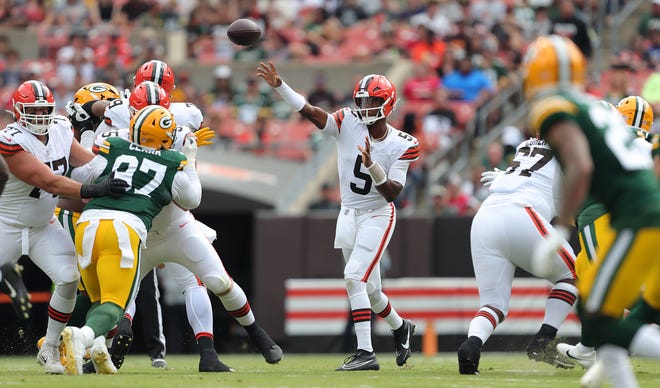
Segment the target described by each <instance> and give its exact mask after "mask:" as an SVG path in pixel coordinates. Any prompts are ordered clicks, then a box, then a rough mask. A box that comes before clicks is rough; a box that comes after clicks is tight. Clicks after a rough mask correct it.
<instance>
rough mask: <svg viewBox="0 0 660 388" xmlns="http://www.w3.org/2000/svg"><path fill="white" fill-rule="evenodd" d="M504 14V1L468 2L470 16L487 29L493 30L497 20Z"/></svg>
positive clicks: (476, 0) (479, 0)
mask: <svg viewBox="0 0 660 388" xmlns="http://www.w3.org/2000/svg"><path fill="white" fill-rule="evenodd" d="M505 14H506V4H505V2H504V1H492V0H472V1H471V2H470V16H471V18H472V19H473V20H478V21H479V22H480V23H483V24H485V25H486V28H487V29H489V30H490V29H491V28H493V26H494V25H495V23H497V21H498V20H501V19H502V18H503V17H504V15H505Z"/></svg>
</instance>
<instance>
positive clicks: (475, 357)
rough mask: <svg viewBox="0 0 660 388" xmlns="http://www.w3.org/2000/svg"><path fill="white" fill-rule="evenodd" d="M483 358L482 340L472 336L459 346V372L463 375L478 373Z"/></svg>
mask: <svg viewBox="0 0 660 388" xmlns="http://www.w3.org/2000/svg"><path fill="white" fill-rule="evenodd" d="M480 358H481V340H480V339H479V338H477V337H470V338H468V339H466V340H465V341H463V343H462V344H461V346H459V347H458V372H459V373H460V374H462V375H478V374H479V359H480Z"/></svg>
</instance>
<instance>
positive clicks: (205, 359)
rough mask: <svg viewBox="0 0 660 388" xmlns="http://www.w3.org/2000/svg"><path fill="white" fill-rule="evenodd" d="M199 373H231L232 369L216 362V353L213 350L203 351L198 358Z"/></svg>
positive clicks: (218, 361) (220, 362)
mask: <svg viewBox="0 0 660 388" xmlns="http://www.w3.org/2000/svg"><path fill="white" fill-rule="evenodd" d="M199 371H200V372H233V371H234V369H233V368H230V367H228V366H227V365H225V364H223V363H222V361H220V360H218V353H216V352H215V350H214V349H204V350H202V354H201V356H200V358H199Z"/></svg>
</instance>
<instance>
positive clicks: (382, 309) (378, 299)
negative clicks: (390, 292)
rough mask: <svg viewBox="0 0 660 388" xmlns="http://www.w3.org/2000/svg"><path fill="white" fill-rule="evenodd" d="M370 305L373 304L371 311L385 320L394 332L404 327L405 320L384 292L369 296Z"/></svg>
mask: <svg viewBox="0 0 660 388" xmlns="http://www.w3.org/2000/svg"><path fill="white" fill-rule="evenodd" d="M369 303H371V310H373V311H374V312H375V313H376V314H378V316H379V317H381V318H383V320H385V322H387V324H388V325H390V328H391V329H392V330H396V329H398V328H400V327H401V325H403V318H401V316H400V315H399V314H398V313H397V312H396V310H395V309H394V307H392V304H391V303H390V301H389V299H388V298H387V296H386V295H385V294H384V293H383V292H382V291H378V292H374V293H371V294H369Z"/></svg>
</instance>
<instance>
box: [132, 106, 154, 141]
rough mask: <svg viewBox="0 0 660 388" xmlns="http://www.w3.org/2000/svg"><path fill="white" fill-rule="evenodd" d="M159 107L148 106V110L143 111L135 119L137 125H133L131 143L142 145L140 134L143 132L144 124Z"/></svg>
mask: <svg viewBox="0 0 660 388" xmlns="http://www.w3.org/2000/svg"><path fill="white" fill-rule="evenodd" d="M157 108H158V106H155V105H152V106H147V107H146V108H144V109H142V110H141V111H139V112H138V116H137V117H136V118H135V123H134V124H133V128H132V129H133V131H132V133H133V139H131V141H132V142H133V143H135V144H140V134H141V132H142V124H144V121H145V120H146V119H147V117H148V116H149V114H150V113H151V112H153V111H154V109H157Z"/></svg>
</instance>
